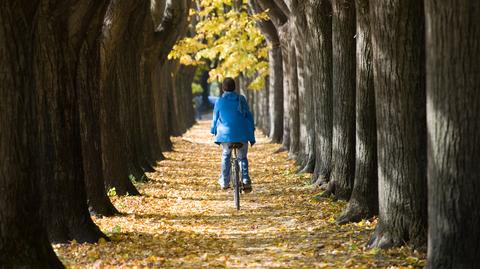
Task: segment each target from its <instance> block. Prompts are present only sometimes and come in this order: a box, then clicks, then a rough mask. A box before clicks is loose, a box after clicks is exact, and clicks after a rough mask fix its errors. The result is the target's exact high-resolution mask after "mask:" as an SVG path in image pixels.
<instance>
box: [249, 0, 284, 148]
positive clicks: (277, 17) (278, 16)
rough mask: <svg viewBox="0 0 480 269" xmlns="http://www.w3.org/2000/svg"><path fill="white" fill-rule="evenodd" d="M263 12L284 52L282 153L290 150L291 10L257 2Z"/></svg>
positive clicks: (280, 4)
mask: <svg viewBox="0 0 480 269" xmlns="http://www.w3.org/2000/svg"><path fill="white" fill-rule="evenodd" d="M256 1H258V4H259V6H260V7H261V8H262V9H263V10H268V14H269V16H270V19H271V21H272V23H273V24H274V26H275V28H276V31H277V33H278V37H279V41H280V48H281V52H282V70H283V137H282V145H281V147H280V148H279V149H278V150H277V152H281V151H284V150H289V148H290V116H289V112H290V108H289V106H290V98H289V96H290V93H289V88H290V77H291V72H292V68H291V63H290V59H289V58H290V55H289V46H290V42H291V40H290V29H289V22H288V15H289V12H290V11H289V9H288V7H287V6H286V5H285V3H284V2H283V0H280V1H278V3H277V1H273V0H256Z"/></svg>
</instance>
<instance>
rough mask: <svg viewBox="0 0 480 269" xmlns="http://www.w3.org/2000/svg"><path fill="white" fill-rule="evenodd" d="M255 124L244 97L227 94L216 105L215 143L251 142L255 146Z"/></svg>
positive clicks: (214, 114) (213, 131)
mask: <svg viewBox="0 0 480 269" xmlns="http://www.w3.org/2000/svg"><path fill="white" fill-rule="evenodd" d="M254 131H255V123H254V122H253V116H252V113H251V112H250V108H249V107H248V103H247V100H246V99H245V97H244V96H242V95H239V94H237V93H235V92H225V93H224V94H223V95H222V96H221V97H220V98H219V99H218V100H217V102H216V103H215V108H214V109H213V120H212V128H211V129H210V132H211V133H212V134H213V135H215V143H217V144H220V143H224V142H250V143H251V144H252V145H253V144H255V135H254Z"/></svg>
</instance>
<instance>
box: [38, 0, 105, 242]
mask: <svg viewBox="0 0 480 269" xmlns="http://www.w3.org/2000/svg"><path fill="white" fill-rule="evenodd" d="M104 4H105V2H104V1H93V0H92V1H90V2H89V1H84V2H81V3H77V2H67V3H65V2H63V3H50V2H49V1H43V2H41V3H40V4H39V11H38V14H37V16H38V21H37V22H36V32H35V38H34V41H33V42H34V44H35V46H36V47H35V62H34V73H35V80H36V85H37V86H38V89H39V96H38V101H37V102H38V108H37V109H38V110H37V111H38V115H39V134H40V138H39V143H40V147H41V149H40V153H39V155H40V156H42V162H41V175H40V182H41V185H42V194H43V195H42V210H41V213H42V217H43V223H44V225H45V227H47V229H48V234H49V238H50V241H51V242H62V243H66V242H68V241H71V240H73V239H75V240H77V241H78V242H97V241H98V239H99V238H101V237H105V235H104V234H103V233H102V232H101V231H100V230H99V228H98V227H97V226H96V225H95V224H94V223H93V221H92V219H91V218H90V215H89V212H88V207H87V197H86V191H85V180H84V176H85V174H84V171H83V160H82V145H81V135H80V122H79V107H78V97H79V96H80V93H79V91H80V90H82V89H80V88H78V85H79V84H78V83H77V81H76V74H78V73H77V71H78V70H79V69H81V67H79V63H81V62H82V61H83V60H84V59H82V56H83V55H81V54H80V49H81V47H82V44H84V42H85V38H86V32H88V31H89V30H91V29H89V26H90V23H92V21H93V20H95V19H97V18H95V16H96V15H99V14H98V11H99V10H101V9H102V8H101V7H102V5H104ZM72 6H73V7H74V8H72V9H69V8H70V7H72ZM58 14H62V15H61V16H60V15H58Z"/></svg>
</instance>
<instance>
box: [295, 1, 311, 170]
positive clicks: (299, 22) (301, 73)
mask: <svg viewBox="0 0 480 269" xmlns="http://www.w3.org/2000/svg"><path fill="white" fill-rule="evenodd" d="M297 12H299V11H298V10H295V13H297ZM292 14H294V13H292ZM302 15H303V14H296V15H294V17H293V20H292V26H291V27H292V34H293V35H294V38H293V40H294V42H293V43H294V45H293V46H295V59H296V63H297V106H298V107H297V111H296V114H298V116H297V117H298V123H297V125H298V152H297V154H295V155H296V156H297V158H296V163H297V165H298V168H299V169H298V171H299V172H300V171H302V170H303V168H304V167H305V164H306V162H307V158H308V153H307V152H308V148H307V147H308V146H309V142H310V141H308V135H309V134H308V129H307V128H308V126H307V124H308V117H309V116H310V115H311V114H310V115H309V114H308V109H309V107H308V103H309V102H308V100H307V92H306V87H305V82H306V81H305V80H306V79H305V68H304V66H305V64H304V62H305V59H304V54H305V37H304V35H303V34H302V33H300V31H303V29H305V20H304V18H303V17H304V16H302ZM302 18H303V19H302ZM297 28H302V29H297Z"/></svg>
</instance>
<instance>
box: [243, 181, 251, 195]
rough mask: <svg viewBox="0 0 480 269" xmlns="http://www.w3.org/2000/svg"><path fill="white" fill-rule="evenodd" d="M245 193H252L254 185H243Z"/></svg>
mask: <svg viewBox="0 0 480 269" xmlns="http://www.w3.org/2000/svg"><path fill="white" fill-rule="evenodd" d="M243 191H244V192H245V193H249V192H252V183H246V184H243Z"/></svg>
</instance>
